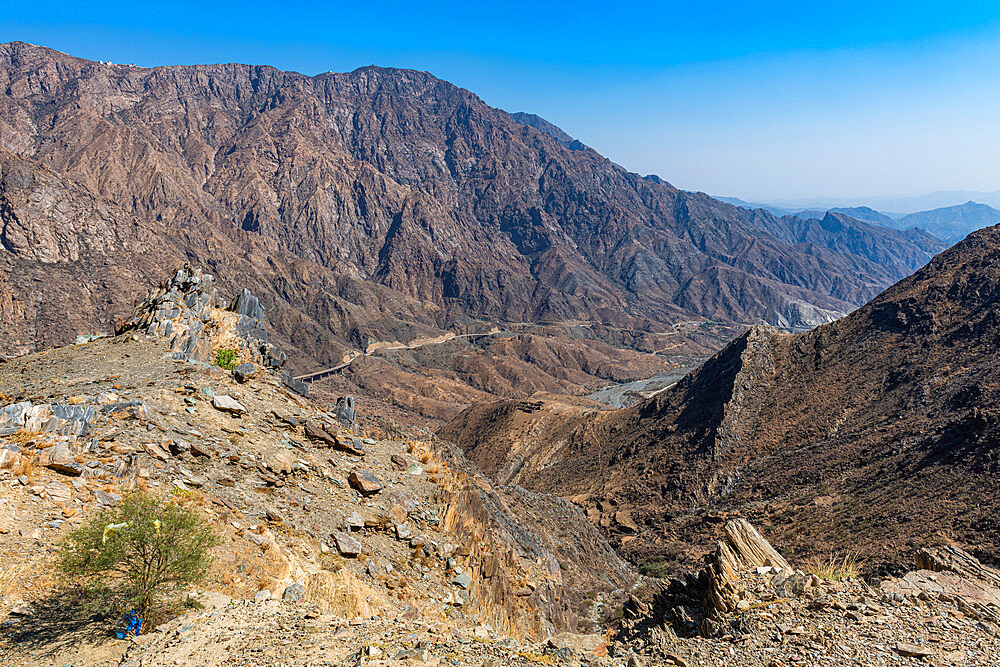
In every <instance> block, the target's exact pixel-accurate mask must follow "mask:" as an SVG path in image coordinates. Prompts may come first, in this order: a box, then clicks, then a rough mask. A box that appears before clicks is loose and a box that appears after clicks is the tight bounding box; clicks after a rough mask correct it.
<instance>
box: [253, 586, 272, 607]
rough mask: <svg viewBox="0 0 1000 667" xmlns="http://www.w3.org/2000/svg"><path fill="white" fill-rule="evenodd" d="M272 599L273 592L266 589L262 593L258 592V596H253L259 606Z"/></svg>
mask: <svg viewBox="0 0 1000 667" xmlns="http://www.w3.org/2000/svg"><path fill="white" fill-rule="evenodd" d="M270 599H271V591H269V590H267V589H266V588H265V589H264V590H262V591H257V594H256V595H254V596H253V601H254V602H256V603H257V604H261V603H262V602H267V601H268V600H270Z"/></svg>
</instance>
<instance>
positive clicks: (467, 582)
mask: <svg viewBox="0 0 1000 667" xmlns="http://www.w3.org/2000/svg"><path fill="white" fill-rule="evenodd" d="M451 583H453V584H455V585H456V586H458V587H459V588H462V589H468V588H469V586H471V585H472V577H471V576H469V573H468V572H462V573H461V574H456V575H455V576H454V577H452V580H451Z"/></svg>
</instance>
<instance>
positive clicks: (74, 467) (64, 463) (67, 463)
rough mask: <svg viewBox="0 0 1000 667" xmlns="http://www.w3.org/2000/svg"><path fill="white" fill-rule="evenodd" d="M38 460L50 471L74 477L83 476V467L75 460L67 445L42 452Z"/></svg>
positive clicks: (62, 444) (61, 444)
mask: <svg viewBox="0 0 1000 667" xmlns="http://www.w3.org/2000/svg"><path fill="white" fill-rule="evenodd" d="M38 458H39V462H40V463H41V464H42V465H43V466H45V467H46V468H48V469H49V470H55V471H56V472H59V473H62V474H64V475H71V476H73V477H77V476H79V475H81V474H83V466H81V465H80V464H79V463H76V462H75V461H74V460H73V454H72V453H71V452H70V451H69V445H67V444H66V443H59V444H57V445H53V446H52V447H49V448H48V449H45V450H42V454H41V456H39V457H38Z"/></svg>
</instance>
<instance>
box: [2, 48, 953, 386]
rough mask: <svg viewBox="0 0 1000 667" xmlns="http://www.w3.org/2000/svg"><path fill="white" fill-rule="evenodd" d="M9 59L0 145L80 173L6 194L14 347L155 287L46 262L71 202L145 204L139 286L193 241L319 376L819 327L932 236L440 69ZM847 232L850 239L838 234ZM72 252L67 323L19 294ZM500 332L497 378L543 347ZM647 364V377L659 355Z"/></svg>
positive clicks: (58, 336) (124, 213)
mask: <svg viewBox="0 0 1000 667" xmlns="http://www.w3.org/2000/svg"><path fill="white" fill-rule="evenodd" d="M0 63H3V67H2V68H0V85H2V87H3V89H5V90H7V91H8V94H7V95H5V96H4V97H3V98H2V100H0V149H3V150H6V151H7V152H8V157H7V158H5V159H6V160H7V162H8V164H11V165H13V164H14V163H21V164H22V166H21V167H17V168H14V167H10V168H9V169H8V170H9V171H11V173H14V172H18V173H21V172H23V173H28V172H33V171H37V170H38V169H43V170H47V171H45V172H44V173H46V174H49V175H48V176H46V177H45V178H56V179H62V180H63V181H65V185H64V186H60V191H61V192H62V193H63V196H62V199H61V200H60V201H62V200H65V201H62V203H60V202H57V201H48V200H47V199H45V197H42V199H43V200H44V201H46V202H48V203H47V204H46V205H45V206H41V207H39V206H36V205H34V204H30V205H29V202H32V198H33V197H37V196H39V195H38V193H37V192H35V191H34V189H33V188H35V186H33V185H32V184H31V183H32V182H33V181H32V182H27V183H25V182H22V181H19V180H18V179H16V178H12V179H8V181H7V184H6V185H5V192H4V193H0V196H2V197H4V198H5V200H6V202H7V203H6V207H5V209H4V210H5V211H6V214H5V216H4V219H3V221H2V223H3V226H4V228H5V229H8V228H9V229H13V228H15V227H16V228H20V229H24V230H29V232H28V233H26V234H25V235H24V238H25V239H29V241H26V242H22V243H20V244H19V245H18V246H17V247H16V249H12V247H11V246H9V244H7V245H5V246H4V248H5V250H4V251H3V253H2V255H3V256H2V257H0V260H2V262H3V263H4V264H3V265H4V266H6V267H7V268H6V269H5V277H4V280H6V281H7V282H11V281H14V280H15V277H16V278H17V280H18V281H19V283H18V284H20V285H22V287H20V288H19V290H15V291H14V293H13V296H12V297H11V298H13V299H16V300H17V301H18V303H17V304H16V305H13V304H12V305H11V306H10V307H9V308H7V309H6V310H0V318H4V319H3V320H2V324H3V326H5V327H8V326H9V327H14V326H15V324H16V326H17V327H18V328H19V331H22V332H26V333H24V334H23V335H19V336H18V339H19V341H20V342H19V343H18V344H17V345H16V346H15V345H14V343H13V342H3V343H0V345H4V346H5V347H4V349H3V350H2V351H3V352H4V353H10V352H12V351H15V349H14V348H15V347H16V348H17V349H25V348H26V347H27V349H31V346H32V345H38V344H40V345H43V346H44V345H53V344H59V343H65V342H68V341H69V340H72V337H73V336H74V335H75V333H82V332H88V331H94V330H96V329H100V328H106V326H107V321H108V319H109V318H110V317H112V316H113V315H114V314H116V313H121V312H122V311H125V310H127V308H128V305H129V303H130V301H131V300H133V299H134V298H136V297H138V296H140V295H139V294H138V293H137V291H138V290H137V288H136V284H135V283H134V282H133V283H130V282H128V281H126V280H124V279H119V278H117V277H116V275H117V274H115V272H113V271H112V272H110V273H109V272H107V271H106V270H105V267H106V266H114V264H115V263H116V262H117V261H118V260H117V259H116V255H114V254H113V253H107V252H103V251H102V250H101V248H99V247H95V248H92V249H91V251H90V252H89V254H83V255H77V256H74V255H73V254H72V252H70V251H68V250H67V251H65V252H60V254H57V256H56V257H55V258H54V259H56V261H55V262H50V263H45V262H42V261H40V260H38V258H37V257H35V256H34V252H35V251H34V249H33V248H34V245H35V244H36V241H35V240H34V239H40V238H44V237H45V235H46V234H49V233H50V232H52V231H54V233H55V234H56V235H57V236H58V237H60V238H75V239H77V240H76V241H74V243H76V244H77V245H80V243H84V241H83V240H82V239H84V237H86V235H87V233H89V232H88V231H87V229H84V228H80V227H79V226H78V225H77V224H76V223H75V222H74V221H72V220H65V219H63V218H64V216H63V214H62V213H61V212H60V211H59V207H60V206H62V207H68V208H70V209H73V208H79V207H80V206H84V207H86V206H90V204H86V206H85V205H84V204H78V203H74V201H75V200H74V198H78V197H83V198H84V199H86V198H88V197H92V198H96V199H95V201H98V202H100V206H104V207H105V208H108V207H110V209H114V210H115V211H118V213H115V215H114V216H112V219H111V220H110V222H112V223H113V222H115V221H116V220H121V221H124V220H126V219H128V220H130V222H128V225H130V226H131V228H132V229H133V230H138V231H137V232H135V233H136V234H138V235H139V236H141V237H142V239H143V242H144V243H145V244H146V245H147V246H148V247H149V248H150V252H148V253H146V254H141V255H139V256H137V257H136V258H131V259H130V260H129V261H133V263H134V262H135V261H140V260H141V262H142V266H133V268H132V269H131V270H132V271H133V272H136V271H137V272H138V273H140V274H142V275H143V276H144V278H145V279H148V280H151V281H155V279H162V278H163V277H165V273H166V272H167V271H169V270H170V269H168V268H164V267H162V266H160V264H161V262H159V261H158V258H157V257H156V251H155V249H156V248H158V247H159V248H162V249H163V253H164V256H165V257H169V258H170V260H171V261H170V264H171V268H172V265H174V264H175V263H176V261H175V260H181V259H184V260H195V262H196V263H197V264H199V265H202V266H205V268H206V269H207V270H209V271H211V272H212V273H213V274H214V275H216V276H217V277H218V280H219V281H220V282H219V284H220V286H222V287H226V288H228V287H230V286H232V287H235V286H237V285H239V286H242V285H243V284H244V283H246V284H249V285H250V286H251V287H252V288H253V289H254V291H255V293H257V294H258V295H259V296H260V298H261V299H262V301H263V302H264V303H265V304H266V305H267V307H268V308H269V310H270V312H272V313H274V326H275V328H276V330H277V335H278V337H279V338H280V339H281V341H282V343H283V344H284V346H285V347H287V348H289V349H290V350H293V351H297V354H294V355H293V358H292V360H291V361H290V364H291V365H292V366H293V367H295V366H296V365H298V369H301V370H303V371H304V370H312V369H317V368H322V367H329V366H334V365H337V364H340V363H342V361H343V359H344V357H345V355H348V354H351V353H352V350H357V349H360V348H362V347H363V346H364V342H365V341H368V340H375V341H392V340H400V341H407V340H414V339H418V338H425V337H435V336H439V335H442V334H443V333H444V332H446V331H452V330H455V331H459V332H462V331H478V330H489V329H490V328H491V327H493V326H496V325H498V324H500V325H503V326H507V325H508V323H512V324H516V325H518V326H521V325H520V324H519V323H526V324H527V325H530V326H531V327H533V329H532V331H534V332H535V333H538V334H541V335H543V336H544V337H547V338H551V336H550V334H551V331H552V330H553V328H555V329H559V330H560V331H561V332H562V333H561V334H560V335H563V334H564V335H565V337H564V338H560V339H559V340H558V341H554V342H553V343H552V344H553V345H554V349H558V350H559V352H558V353H557V356H558V355H568V354H570V353H569V352H568V350H570V349H571V348H573V347H574V346H578V345H579V343H577V342H575V341H578V340H579V339H581V337H583V338H589V339H592V340H596V341H597V342H600V343H602V344H603V343H610V344H612V345H615V346H619V347H626V348H632V349H633V350H636V351H638V352H640V353H643V354H648V353H650V352H653V351H657V350H663V349H675V348H676V347H677V344H680V345H681V348H680V351H682V352H683V351H684V350H685V349H688V350H689V351H690V350H695V351H698V352H701V351H705V348H706V346H708V345H711V346H717V345H718V344H719V342H720V341H718V340H716V338H713V337H711V336H710V337H708V338H702V342H700V343H698V342H697V341H696V340H695V338H697V336H696V335H694V334H696V333H697V332H694V334H692V335H688V334H684V335H683V336H681V337H679V338H678V337H676V336H675V332H676V331H677V326H676V325H677V323H683V322H696V321H702V322H704V321H708V322H709V323H711V322H714V323H715V324H709V325H708V326H712V327H718V328H722V329H727V330H729V331H731V332H733V333H735V332H737V331H739V330H740V329H741V328H742V327H745V326H748V325H750V324H752V323H754V322H757V321H767V322H771V323H773V324H776V325H780V326H787V327H790V328H807V327H809V326H813V325H815V324H819V323H822V322H826V321H830V320H832V319H835V318H836V317H839V316H841V315H842V314H844V313H846V312H849V311H850V310H852V309H853V308H855V307H856V306H857V305H860V304H861V303H863V302H864V301H865V300H867V299H868V298H871V297H872V296H874V295H875V294H877V293H878V292H879V291H880V290H881V289H882V288H883V287H885V286H886V285H888V284H890V283H892V282H893V281H895V280H897V279H899V278H900V277H902V276H904V275H907V274H909V273H910V272H912V271H913V270H914V269H916V268H917V267H919V266H920V265H922V264H923V263H924V262H926V261H927V259H929V258H930V256H932V255H933V254H934V253H935V252H937V251H938V250H940V247H931V246H930V245H928V244H927V243H924V242H923V241H920V242H915V240H914V239H913V238H911V235H907V234H904V233H894V232H883V231H880V230H879V229H876V228H874V227H871V226H865V225H864V223H849V224H848V223H844V225H843V226H841V227H838V228H837V229H834V228H825V227H823V226H822V225H818V226H814V227H813V228H812V229H811V230H810V231H809V233H808V234H805V233H804V232H802V231H801V230H799V227H798V225H799V223H797V222H794V223H793V222H790V221H783V220H781V219H777V218H774V217H773V216H770V215H769V214H764V213H759V212H747V211H743V210H742V209H739V208H736V207H732V206H728V205H725V204H723V203H720V202H718V201H716V200H713V199H711V198H710V197H708V196H707V195H704V194H701V193H688V192H683V191H680V190H677V189H675V188H673V187H672V186H670V185H669V184H668V183H666V182H664V181H662V179H652V178H644V177H642V176H639V175H638V174H634V173H631V172H628V171H627V170H625V169H623V168H622V167H620V166H617V165H615V164H613V163H612V162H610V161H609V160H607V159H606V158H603V157H602V156H600V155H599V154H597V153H596V152H595V151H593V150H592V149H590V148H586V147H584V148H583V149H581V150H569V149H568V148H567V147H565V146H563V145H562V144H560V143H559V142H557V141H555V140H554V139H552V138H551V137H550V136H548V135H546V134H544V133H543V132H540V131H538V130H536V129H535V128H533V127H528V126H525V125H522V124H519V123H517V122H516V121H515V120H514V119H513V118H512V117H511V116H510V114H508V113H507V112H504V111H502V110H499V109H494V108H492V107H489V106H487V105H486V104H484V103H483V102H482V100H480V99H479V98H478V97H477V96H476V95H475V94H473V93H471V92H469V91H467V90H464V89H461V88H458V87H456V86H453V85H452V84H449V83H447V82H445V81H441V80H439V79H436V78H434V77H433V76H432V75H430V74H429V73H425V72H417V71H413V70H401V69H382V68H375V67H365V68H360V69H358V70H355V71H354V72H350V73H345V74H338V73H325V74H321V75H318V76H315V77H308V76H305V75H302V74H298V73H292V72H282V71H280V70H277V69H275V68H272V67H268V66H256V65H239V64H226V65H206V66H171V67H154V68H138V67H133V66H127V65H114V64H107V63H103V64H102V63H96V62H91V61H87V60H83V59H79V58H74V57H72V56H68V55H65V54H60V53H58V52H55V51H52V50H49V49H45V48H44V47H31V46H28V45H25V44H23V43H21V44H19V43H12V44H5V45H0ZM19 170H20V171H19ZM38 173H42V172H41V171H39V172H38ZM29 180H30V179H29ZM53 187H55V186H53ZM35 189H37V188H35ZM74 193H75V194H74ZM71 200H74V201H71ZM110 209H109V210H110ZM15 217H16V218H17V220H16V221H15V220H14V218H15ZM146 221H149V222H148V224H146ZM123 224H124V222H123ZM144 225H145V227H144ZM113 226H114V225H112V227H113ZM845 229H850V230H851V231H850V234H852V235H854V236H855V237H856V239H855V241H851V242H849V243H848V242H844V241H845V240H846V239H842V238H840V237H841V236H844V235H845V233H846V232H845V231H844V230H845ZM109 233H110V232H109ZM84 244H85V243H84ZM15 250H16V252H15ZM15 264H16V268H15ZM56 267H58V268H59V270H60V271H61V272H62V274H61V275H62V277H61V278H60V281H61V282H69V283H79V284H80V285H81V287H82V291H83V293H86V294H88V295H89V294H99V295H100V297H99V300H100V302H101V305H100V306H99V307H98V306H97V305H96V304H95V302H94V299H93V298H92V297H91V296H87V297H86V298H83V297H82V296H81V297H80V298H75V299H74V300H73V306H72V307H70V306H69V303H68V302H67V301H60V300H59V299H60V297H58V294H59V291H58V290H51V293H52V297H51V298H49V299H48V301H47V302H46V303H48V304H49V305H48V306H47V307H46V309H47V310H50V311H56V312H57V311H59V310H62V311H64V312H73V313H74V315H73V317H72V318H71V321H67V322H64V323H61V324H60V325H59V327H55V326H54V325H53V326H50V325H48V324H44V323H43V324H42V325H41V326H36V327H34V328H32V327H30V326H27V325H25V323H24V320H23V315H24V313H27V312H29V311H32V312H39V309H37V308H34V307H33V306H31V305H30V303H28V301H25V299H23V298H21V297H22V295H21V294H20V292H24V294H27V292H25V291H24V290H26V289H28V286H31V285H35V286H40V287H42V286H48V285H49V281H51V280H52V279H53V278H51V276H52V275H53V271H54V269H55V268H56ZM15 273H16V276H15ZM101 281H104V282H106V283H107V284H106V285H102V284H98V283H100V282H101ZM230 291H235V290H233V289H230ZM29 301H30V300H29ZM19 313H20V314H19ZM19 318H20V319H19ZM581 323H582V324H585V325H586V326H582V324H581ZM71 324H72V326H73V327H76V328H77V329H78V331H76V332H72V331H70V330H69V328H70V325H71ZM79 329H82V330H83V331H79ZM29 331H31V333H30V334H29V333H27V332H29ZM524 335H526V334H522V333H521V332H520V331H518V332H516V333H515V337H521V340H522V341H523V340H524V338H523V336H524ZM690 343H694V346H693V347H691V346H690ZM514 347H515V348H517V347H518V346H514ZM507 349H510V347H509V346H505V345H496V346H493V348H492V349H491V350H482V349H477V350H475V351H474V353H475V354H476V355H482V356H481V358H483V359H484V363H485V366H486V368H488V369H490V370H488V372H489V373H490V377H491V378H498V379H499V378H503V383H502V384H505V385H507V384H511V385H515V386H516V385H518V384H522V383H523V382H524V380H525V379H530V376H531V374H532V373H534V372H535V371H532V370H531V362H527V365H525V366H523V368H524V369H525V370H524V372H525V373H526V374H527V375H526V376H523V377H517V380H516V381H514V382H511V380H512V377H513V374H512V373H511V372H510V371H509V369H508V368H507V360H506V359H505V355H506V354H507V352H506V351H505V350H507ZM521 349H523V347H521ZM442 350H444V348H442ZM469 352H470V350H469V349H468V348H462V349H453V348H448V349H447V350H445V351H443V352H442V356H441V357H440V358H439V359H437V360H434V361H433V362H432V363H433V365H434V366H435V367H436V368H440V370H441V371H442V372H444V373H445V374H446V375H447V376H448V378H449V381H452V380H455V381H457V382H460V383H469V382H472V383H473V384H476V383H479V382H481V380H479V379H477V373H479V372H480V371H473V370H468V366H467V365H466V364H465V362H464V361H463V359H464V358H465V356H464V355H467V354H468V353H469ZM593 353H595V352H594V350H590V351H588V352H587V354H593ZM573 354H576V352H574V353H573ZM601 354H605V353H601ZM444 355H447V358H445V356H444ZM455 355H457V356H455ZM604 358H605V359H608V360H610V358H611V357H609V356H605V357H604ZM403 362H405V363H407V364H412V365H411V366H409V367H407V369H406V370H405V371H400V372H405V373H406V374H409V375H408V377H411V378H413V377H415V376H417V375H421V374H423V376H424V377H423V379H421V380H420V381H421V382H428V383H431V384H433V382H435V381H436V380H434V379H433V378H428V377H427V375H428V372H427V371H422V370H420V365H421V363H422V362H417V361H412V362H411V361H407V360H405V359H404V360H403V361H401V362H400V363H403ZM635 363H637V364H639V365H642V366H643V368H644V369H647V372H650V374H652V373H654V372H656V371H657V370H664V363H665V362H664V360H663V359H662V358H661V359H647V360H645V361H641V362H640V360H639V359H638V358H636V360H635ZM362 365H364V364H361V363H359V365H358V367H359V369H360V368H361V366H362ZM657 366H658V367H657ZM636 368H638V366H636ZM393 372H396V371H393ZM586 381H587V382H593V381H594V379H588V380H586ZM490 382H493V381H492V380H490ZM484 384H485V383H484ZM495 384H501V383H499V382H497V383H495ZM529 384H530V383H529ZM479 386H483V385H479ZM536 386H538V385H536ZM541 387H544V388H546V389H548V390H555V389H557V388H562V389H568V388H569V387H568V386H561V387H557V386H555V385H553V384H551V383H550V382H549V381H548V380H545V381H544V382H543V383H542V384H541V385H540V386H539V388H541ZM579 388H582V387H581V386H580V385H576V386H575V387H574V389H579ZM426 391H428V392H431V391H434V390H433V389H432V388H431V386H430V385H428V387H427V389H426Z"/></svg>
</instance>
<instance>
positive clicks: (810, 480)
mask: <svg viewBox="0 0 1000 667" xmlns="http://www.w3.org/2000/svg"><path fill="white" fill-rule="evenodd" d="M998 266H1000V226H993V227H989V228H985V229H982V230H979V231H977V232H973V233H972V234H971V235H969V237H968V238H967V239H966V240H965V241H963V242H962V243H960V244H958V245H956V246H955V247H953V248H951V249H949V250H948V251H946V252H944V253H942V254H940V255H938V256H937V257H935V258H934V259H933V260H932V261H931V262H930V263H929V264H928V266H927V267H925V268H923V269H921V270H920V271H918V272H916V273H915V274H914V275H913V276H910V277H908V278H906V279H904V280H902V281H900V282H899V283H897V284H896V285H894V286H893V287H891V288H889V289H888V290H886V291H885V292H884V293H883V294H881V295H880V296H878V297H877V298H875V299H873V300H872V301H871V302H870V303H869V304H867V305H865V306H864V307H862V308H860V309H858V310H856V311H854V312H853V313H851V314H850V315H848V316H846V317H845V318H842V319H840V320H838V321H836V322H833V323H831V324H827V325H824V326H821V327H818V328H816V329H813V330H812V331H809V332H805V333H800V334H788V333H784V332H780V331H777V330H775V329H773V328H769V327H764V326H756V327H753V328H752V329H750V330H749V331H748V332H747V333H746V334H744V335H743V336H741V337H739V338H738V339H736V340H735V341H734V342H733V343H731V344H730V345H729V346H727V347H726V348H724V349H723V350H722V351H720V352H719V353H718V354H717V355H715V356H714V357H713V358H712V359H710V360H709V361H707V362H706V363H705V364H704V365H703V366H701V367H700V368H699V369H697V370H695V371H694V372H692V373H691V374H689V375H688V376H686V377H685V378H684V379H682V380H681V381H680V382H678V383H677V385H675V386H674V387H673V388H671V389H667V390H665V391H663V392H661V393H659V394H657V395H656V396H655V397H653V398H650V399H647V400H645V401H643V402H641V403H639V404H637V405H635V406H633V407H631V408H626V409H623V410H618V411H594V410H592V409H591V410H587V409H581V408H578V409H570V408H566V407H562V406H560V405H559V403H558V401H554V402H552V403H551V404H546V405H543V406H538V407H536V408H535V411H534V412H533V413H531V414H528V413H523V412H521V410H520V408H519V407H518V404H516V403H514V402H509V401H507V402H500V403H497V404H493V405H491V406H476V407H472V408H469V409H467V410H466V412H465V413H463V415H462V416H460V417H458V418H456V420H454V421H453V422H452V423H451V424H450V425H449V426H447V427H445V428H444V429H443V430H442V431H441V432H440V435H441V436H442V437H444V438H447V439H451V440H453V441H455V442H456V443H458V444H459V445H460V446H462V447H463V448H465V449H466V451H467V454H468V455H469V457H470V458H471V459H472V460H473V461H475V462H476V463H477V465H479V466H480V467H481V468H482V469H483V470H484V471H486V472H487V473H488V474H490V475H492V476H494V477H495V478H496V479H503V480H504V483H512V484H519V485H522V486H525V487H526V488H533V489H536V490H538V489H547V490H549V491H554V492H556V493H559V494H561V495H564V496H566V497H570V498H573V499H574V500H575V501H576V502H578V503H579V504H581V505H582V506H583V507H584V508H586V509H587V511H588V514H589V515H590V516H591V518H592V520H593V521H595V523H598V524H599V525H601V526H602V527H603V528H604V529H605V532H606V533H607V534H608V535H609V536H612V537H613V538H615V540H616V542H615V543H616V545H617V546H619V548H621V549H623V550H624V551H625V553H627V554H628V555H630V556H631V557H632V558H633V560H638V561H642V560H644V559H647V558H654V557H664V558H666V559H667V560H671V559H673V560H680V561H683V560H684V558H685V557H686V555H685V549H686V547H685V549H681V550H680V551H678V550H677V545H678V544H689V543H691V541H694V542H697V540H698V536H697V529H698V528H697V527H698V526H701V525H702V524H703V522H704V521H707V520H709V519H707V518H706V517H710V516H712V515H716V514H718V513H720V512H722V513H736V514H738V515H743V516H747V517H748V518H752V520H754V521H755V522H758V523H761V524H764V525H769V526H771V529H772V530H774V531H776V532H777V533H779V534H781V535H782V539H783V541H784V543H785V544H786V545H789V546H790V547H791V549H792V551H793V552H794V553H797V554H799V555H800V556H809V555H814V556H824V555H826V554H828V553H829V552H830V551H834V550H844V549H854V550H857V551H858V552H859V553H860V555H861V557H863V558H867V559H869V560H871V561H872V566H877V565H879V564H884V565H886V566H891V563H892V558H891V557H889V556H887V554H891V553H898V552H899V550H903V549H912V548H914V547H915V546H919V545H920V544H922V543H924V542H925V541H927V540H930V539H932V538H933V539H940V538H942V537H946V538H947V539H950V540H954V541H956V542H958V543H964V544H966V545H967V546H968V547H969V548H971V549H972V550H974V551H975V552H976V553H979V554H980V555H981V556H982V557H984V558H987V559H988V560H990V561H991V562H994V561H996V559H997V558H998V557H1000V524H997V522H996V520H995V517H996V511H997V509H998V508H997V507H996V506H995V498H996V497H997V495H996V488H995V486H996V485H995V474H996V472H997V471H998V470H1000V449H998V448H997V447H996V444H995V443H996V442H997V440H996V435H995V434H996V433H997V432H1000V431H998V429H1000V413H998V412H997V410H996V407H995V406H996V404H997V403H996V400H995V399H996V395H997V392H998V391H1000V388H998V385H997V383H996V381H995V370H996V362H995V355H994V353H993V352H992V350H993V346H994V345H995V341H996V340H997V337H998V335H1000V333H998V332H1000V319H998V313H1000V273H998V269H997V267H998ZM487 424H489V425H490V427H489V428H488V429H486V428H485V426H486V425H487ZM598 470H601V471H602V472H600V473H598ZM859 526H865V527H867V529H866V530H860V529H859ZM671 545H674V546H671Z"/></svg>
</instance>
